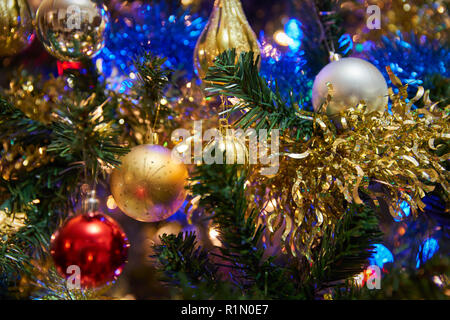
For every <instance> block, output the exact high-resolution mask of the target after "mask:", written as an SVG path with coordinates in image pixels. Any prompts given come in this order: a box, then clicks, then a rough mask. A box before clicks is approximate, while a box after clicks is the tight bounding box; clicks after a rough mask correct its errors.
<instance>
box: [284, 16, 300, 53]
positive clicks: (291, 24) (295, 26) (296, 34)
mask: <svg viewBox="0 0 450 320" xmlns="http://www.w3.org/2000/svg"><path fill="white" fill-rule="evenodd" d="M284 32H285V33H286V35H287V36H288V37H289V38H291V39H292V42H291V43H290V44H289V49H291V50H292V51H293V52H297V51H298V50H300V46H301V45H302V39H303V31H302V23H301V22H300V21H299V20H297V19H295V18H292V19H290V20H289V21H288V22H287V23H286V24H285V25H284Z"/></svg>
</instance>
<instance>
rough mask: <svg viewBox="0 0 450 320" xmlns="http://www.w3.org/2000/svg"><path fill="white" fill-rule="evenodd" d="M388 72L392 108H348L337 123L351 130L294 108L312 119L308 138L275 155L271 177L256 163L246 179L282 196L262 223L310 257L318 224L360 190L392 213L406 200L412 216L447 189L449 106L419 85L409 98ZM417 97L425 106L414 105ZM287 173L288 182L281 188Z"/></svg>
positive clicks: (355, 199)
mask: <svg viewBox="0 0 450 320" xmlns="http://www.w3.org/2000/svg"><path fill="white" fill-rule="evenodd" d="M388 72H389V74H390V77H391V81H392V83H394V84H395V85H396V86H397V88H398V93H394V92H393V90H392V88H390V89H389V97H390V99H391V110H390V111H388V110H385V112H384V113H381V114H380V113H376V112H375V113H371V114H367V113H366V108H365V106H364V105H359V106H358V107H357V108H349V109H347V110H346V111H345V112H344V113H343V114H342V115H341V117H340V118H338V119H336V121H337V122H338V123H340V125H341V126H342V127H343V128H344V129H346V128H352V130H343V131H342V132H338V133H336V130H335V128H334V127H335V126H334V125H333V124H332V123H331V121H330V119H329V117H328V116H327V115H324V114H312V116H311V114H310V113H308V112H306V111H300V113H301V114H302V115H303V116H305V117H307V116H309V117H311V119H312V120H313V121H314V130H315V133H314V134H313V135H312V138H310V140H308V142H307V143H303V142H302V143H300V144H299V145H298V146H297V148H298V151H299V153H292V152H288V153H285V156H287V157H288V158H290V159H289V161H280V168H279V173H278V174H277V176H275V177H274V178H272V179H269V180H267V182H265V178H263V177H262V176H261V175H260V174H259V173H258V170H257V168H255V170H254V173H253V175H252V177H250V178H249V180H250V181H251V182H252V185H253V184H259V185H258V188H260V189H261V186H264V185H267V187H268V188H269V190H270V192H269V194H267V195H265V194H264V193H263V194H260V195H259V196H258V197H259V198H261V199H267V197H269V198H279V199H280V208H279V210H275V211H274V212H272V213H271V214H269V215H268V216H267V220H266V221H267V226H268V228H269V230H271V231H272V230H273V232H275V231H276V230H278V229H280V228H282V229H283V230H284V233H283V236H282V240H283V241H285V242H286V247H288V248H291V246H292V245H294V246H295V249H296V250H297V251H299V252H302V253H303V254H305V256H306V257H308V256H309V255H308V252H309V250H310V248H311V245H312V244H313V243H314V241H315V239H318V238H319V237H320V234H321V230H322V226H326V225H329V224H334V223H335V222H336V221H337V220H338V219H339V218H340V217H341V216H342V215H343V214H344V213H345V212H346V207H347V203H356V204H363V199H361V198H360V195H361V194H364V195H365V198H364V201H369V202H372V203H373V204H374V205H375V206H378V205H379V204H380V201H382V202H384V204H385V205H386V207H387V208H388V210H389V213H390V214H391V215H392V217H393V218H394V219H395V218H398V215H399V212H401V211H403V208H405V205H404V201H406V202H407V203H408V204H409V211H410V215H412V216H417V213H418V212H419V211H423V210H424V208H425V204H424V203H423V201H422V198H423V197H424V196H425V194H426V193H428V192H431V191H433V189H434V188H435V186H437V185H439V186H440V187H441V188H443V190H444V191H445V192H448V191H449V185H448V181H449V178H450V176H449V174H448V172H447V171H446V170H445V168H444V166H443V163H444V162H445V161H446V160H448V154H445V153H444V154H442V152H443V149H445V145H446V143H448V140H449V138H450V136H449V132H450V122H449V121H448V116H449V106H447V107H445V110H442V109H440V108H439V107H437V105H436V103H433V102H431V100H430V99H429V96H428V92H424V90H423V88H421V87H420V88H419V91H418V92H417V94H416V96H415V97H414V98H412V99H408V100H407V93H406V90H407V85H403V84H402V83H401V81H400V80H399V79H398V78H397V77H396V76H395V75H394V74H393V73H392V71H391V70H390V68H389V67H388ZM420 98H423V99H422V101H423V104H424V107H423V108H420V109H416V110H412V109H411V107H412V105H413V104H414V103H415V102H417V101H418V100H419V99H420ZM407 101H408V102H407ZM283 143H285V144H284V145H283ZM288 145H289V141H287V142H286V141H285V142H282V146H281V148H284V147H287V146H288ZM439 154H442V155H439ZM292 177H295V178H294V182H293V184H288V185H287V186H286V181H289V179H292ZM265 183H267V184H265ZM274 186H283V187H281V188H279V187H276V188H275V187H274ZM284 186H286V187H284ZM375 186H376V187H375ZM289 188H290V196H289V195H288V193H289ZM262 189H263V190H262V192H265V190H266V189H264V188H262ZM249 192H251V193H253V192H254V193H257V192H258V191H257V190H255V188H253V189H251V190H249ZM264 197H265V198H264ZM262 204H263V203H262V202H261V203H260V204H259V205H260V206H262ZM280 215H282V217H283V219H282V221H283V223H280V222H279V219H278V217H280Z"/></svg>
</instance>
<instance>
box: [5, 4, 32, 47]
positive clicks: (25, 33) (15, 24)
mask: <svg viewBox="0 0 450 320" xmlns="http://www.w3.org/2000/svg"><path fill="white" fill-rule="evenodd" d="M32 21H33V18H32V16H31V11H30V7H29V6H28V2H27V1H26V0H0V56H10V55H15V54H17V53H19V52H21V51H22V50H24V49H25V48H26V47H28V45H29V44H30V43H31V42H32V41H33V38H34V34H33V32H34V30H33V24H32Z"/></svg>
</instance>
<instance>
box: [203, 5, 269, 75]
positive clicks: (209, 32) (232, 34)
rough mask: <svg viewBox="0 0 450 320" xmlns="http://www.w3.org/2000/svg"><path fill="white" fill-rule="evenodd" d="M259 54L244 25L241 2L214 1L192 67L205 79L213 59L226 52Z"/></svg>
mask: <svg viewBox="0 0 450 320" xmlns="http://www.w3.org/2000/svg"><path fill="white" fill-rule="evenodd" d="M233 48H235V49H236V53H237V55H238V56H239V55H240V53H241V52H246V51H253V52H254V53H255V59H256V57H257V56H258V55H260V54H261V50H260V48H259V43H258V40H257V38H256V35H255V33H254V32H253V30H252V28H251V27H250V24H249V23H248V21H247V17H246V16H245V13H244V10H243V9H242V4H241V1H240V0H215V2H214V8H213V10H212V13H211V15H210V17H209V20H208V23H207V24H206V27H205V29H204V30H203V32H202V34H201V35H200V37H199V39H198V40H197V44H196V46H195V50H194V67H195V70H196V73H197V75H198V76H199V77H200V78H204V77H205V75H206V71H207V70H208V68H209V67H210V66H212V65H213V61H214V59H215V58H216V57H217V56H218V55H219V54H221V53H222V52H224V51H226V50H228V49H233Z"/></svg>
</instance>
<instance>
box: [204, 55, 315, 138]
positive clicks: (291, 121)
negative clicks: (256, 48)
mask: <svg viewBox="0 0 450 320" xmlns="http://www.w3.org/2000/svg"><path fill="white" fill-rule="evenodd" d="M258 61H259V57H258V58H257V59H256V61H255V59H254V53H253V52H244V53H242V54H241V55H240V56H239V57H237V56H236V50H235V49H232V50H228V51H225V52H223V53H222V54H220V55H219V56H218V57H217V58H216V60H215V62H214V66H212V67H210V68H209V69H208V72H207V75H206V78H205V79H204V81H205V83H206V84H207V85H208V87H207V88H206V91H207V92H209V93H210V94H212V95H225V96H233V97H236V98H238V99H239V102H238V103H236V104H235V105H234V106H233V107H232V108H230V109H229V110H227V112H230V113H231V112H233V113H234V112H242V113H243V115H242V116H241V117H240V118H239V119H238V120H237V121H236V122H235V123H234V125H235V126H236V127H239V128H242V129H247V128H249V127H254V128H255V129H256V130H258V129H267V130H271V129H274V128H275V129H279V130H281V131H284V130H289V131H292V132H295V135H296V136H297V137H300V138H303V137H304V136H307V135H310V134H311V132H312V121H311V117H310V115H309V113H308V112H306V111H300V110H298V107H297V106H294V105H289V104H287V103H286V102H285V101H284V100H283V98H282V97H281V95H280V93H279V92H278V91H275V92H274V91H272V89H271V88H270V87H269V86H268V85H267V81H266V80H265V79H264V78H263V77H261V76H260V75H259V73H258V63H259V62H258Z"/></svg>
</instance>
